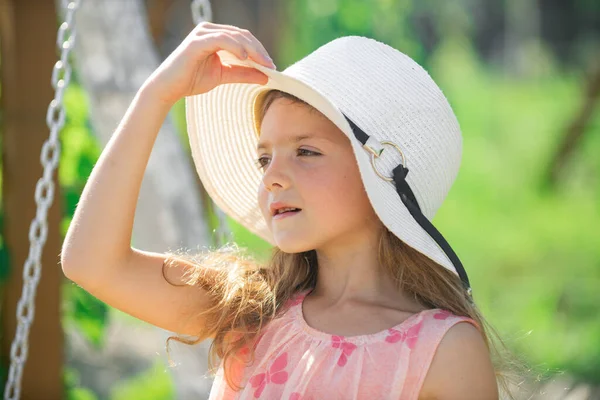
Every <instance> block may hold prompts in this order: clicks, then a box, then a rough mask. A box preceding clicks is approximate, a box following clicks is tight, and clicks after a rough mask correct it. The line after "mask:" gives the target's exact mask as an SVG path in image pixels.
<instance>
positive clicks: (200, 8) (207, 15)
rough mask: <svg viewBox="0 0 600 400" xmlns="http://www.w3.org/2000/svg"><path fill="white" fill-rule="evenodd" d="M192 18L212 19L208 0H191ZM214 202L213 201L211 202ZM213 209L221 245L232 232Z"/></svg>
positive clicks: (225, 220)
mask: <svg viewBox="0 0 600 400" xmlns="http://www.w3.org/2000/svg"><path fill="white" fill-rule="evenodd" d="M192 18H193V20H194V24H195V25H198V24H199V23H201V22H203V21H208V22H210V21H212V9H211V6H210V0H192ZM213 204H214V203H213ZM213 210H214V212H215V214H216V215H217V220H218V226H217V229H215V231H213V232H216V239H215V240H216V242H217V246H222V245H223V244H225V243H226V242H227V241H230V240H233V235H232V233H231V232H230V231H229V230H228V228H227V218H226V215H225V213H224V212H223V211H221V209H220V208H219V207H218V206H217V205H216V204H214V207H213Z"/></svg>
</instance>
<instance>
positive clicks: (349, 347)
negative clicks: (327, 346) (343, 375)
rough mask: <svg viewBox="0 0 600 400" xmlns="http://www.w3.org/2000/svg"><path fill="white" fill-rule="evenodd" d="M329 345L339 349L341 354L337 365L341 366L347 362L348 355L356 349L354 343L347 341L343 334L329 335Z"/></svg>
mask: <svg viewBox="0 0 600 400" xmlns="http://www.w3.org/2000/svg"><path fill="white" fill-rule="evenodd" d="M331 345H332V346H333V347H334V348H337V349H341V350H342V354H341V355H340V358H338V362H337V365H339V366H340V367H343V366H344V365H346V363H347V362H348V357H350V355H351V354H352V352H353V351H354V350H356V345H355V344H354V343H351V342H348V341H347V340H346V339H345V338H344V337H343V336H337V335H332V336H331Z"/></svg>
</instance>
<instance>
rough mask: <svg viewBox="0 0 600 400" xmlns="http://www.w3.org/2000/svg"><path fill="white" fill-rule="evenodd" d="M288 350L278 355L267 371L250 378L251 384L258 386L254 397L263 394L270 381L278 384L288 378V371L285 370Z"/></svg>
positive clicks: (254, 386)
mask: <svg viewBox="0 0 600 400" xmlns="http://www.w3.org/2000/svg"><path fill="white" fill-rule="evenodd" d="M287 356H288V354H287V352H286V353H283V354H281V355H280V356H279V357H277V358H276V359H275V360H274V361H273V363H272V364H271V367H270V368H269V369H268V370H267V371H266V372H262V373H260V374H256V375H254V376H252V377H251V378H250V384H251V385H252V387H253V388H256V390H255V391H254V398H255V399H257V398H259V397H260V395H261V394H262V392H263V390H264V389H265V387H267V385H268V384H269V383H276V384H280V385H281V384H284V383H286V382H287V380H288V373H287V372H286V371H284V369H285V367H286V366H287V362H288V360H287Z"/></svg>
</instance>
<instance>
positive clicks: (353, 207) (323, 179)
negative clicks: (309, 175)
mask: <svg viewBox="0 0 600 400" xmlns="http://www.w3.org/2000/svg"><path fill="white" fill-rule="evenodd" d="M356 172H357V173H358V171H356ZM309 187H312V188H313V190H311V191H310V198H311V203H313V204H312V205H313V207H314V208H316V209H318V210H319V214H320V215H321V216H322V217H323V218H324V219H332V220H333V219H337V220H339V219H344V220H355V219H357V218H361V216H362V217H364V216H365V214H367V213H369V210H370V208H371V205H370V202H369V199H368V197H367V194H366V192H365V191H364V188H363V184H362V181H361V179H360V176H356V175H355V174H354V173H352V171H350V172H347V171H339V172H338V173H332V174H327V175H325V174H320V175H319V176H315V177H314V179H313V180H312V183H311V184H310V186H309Z"/></svg>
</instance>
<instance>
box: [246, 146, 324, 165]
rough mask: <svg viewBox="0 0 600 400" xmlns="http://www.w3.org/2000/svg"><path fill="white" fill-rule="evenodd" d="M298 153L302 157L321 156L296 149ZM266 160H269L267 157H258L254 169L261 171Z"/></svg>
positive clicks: (313, 152) (310, 151)
mask: <svg viewBox="0 0 600 400" xmlns="http://www.w3.org/2000/svg"><path fill="white" fill-rule="evenodd" d="M298 153H299V155H303V156H304V155H314V156H320V155H321V154H320V153H317V152H316V151H312V150H308V149H298ZM268 159H269V158H268V157H264V156H263V157H259V158H258V159H257V160H256V161H255V164H256V167H257V168H258V169H262V168H264V167H266V163H267V161H268Z"/></svg>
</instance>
